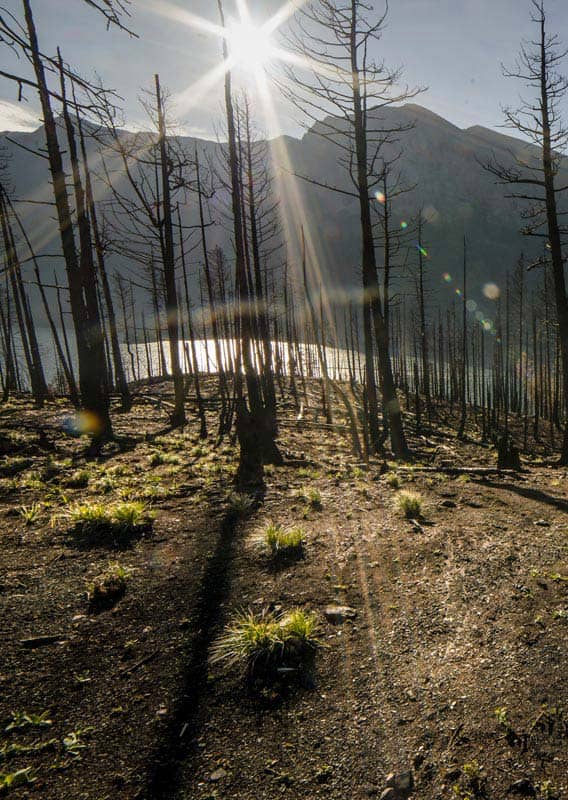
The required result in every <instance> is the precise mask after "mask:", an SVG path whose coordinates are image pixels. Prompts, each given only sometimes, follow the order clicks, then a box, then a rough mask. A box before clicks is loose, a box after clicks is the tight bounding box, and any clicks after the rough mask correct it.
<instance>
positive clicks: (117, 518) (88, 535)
mask: <svg viewBox="0 0 568 800" xmlns="http://www.w3.org/2000/svg"><path fill="white" fill-rule="evenodd" d="M63 518H64V519H66V520H67V521H68V522H70V523H71V525H72V527H73V529H74V533H75V534H77V535H79V536H80V537H83V538H85V539H87V540H88V541H92V542H96V541H104V540H105V539H111V540H112V541H113V542H114V543H119V544H120V543H125V542H127V541H128V540H129V538H131V537H132V536H134V534H136V533H138V532H139V531H140V530H141V529H142V528H143V527H145V526H148V525H150V524H151V523H152V518H153V517H152V514H151V512H150V511H149V510H148V507H147V506H146V504H145V503H142V502H140V501H130V502H122V503H115V504H114V505H113V504H106V505H105V504H104V503H77V504H76V505H74V506H72V507H71V508H70V509H68V510H67V511H66V512H65V513H64V514H63ZM56 519H57V518H56Z"/></svg>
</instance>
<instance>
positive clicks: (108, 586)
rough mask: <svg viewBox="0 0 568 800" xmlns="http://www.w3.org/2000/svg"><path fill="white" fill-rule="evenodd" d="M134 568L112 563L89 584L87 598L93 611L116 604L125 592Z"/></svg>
mask: <svg viewBox="0 0 568 800" xmlns="http://www.w3.org/2000/svg"><path fill="white" fill-rule="evenodd" d="M131 572H132V570H130V569H128V568H126V567H123V566H121V565H120V564H110V566H109V567H108V569H106V570H105V571H104V572H103V573H101V574H100V575H97V577H96V578H94V580H93V581H92V582H91V583H90V584H89V585H88V588H87V599H88V601H89V608H90V609H91V610H92V611H101V610H103V609H105V608H111V607H112V606H114V605H115V604H116V603H117V602H118V601H119V600H120V599H121V598H122V597H123V596H124V594H125V592H126V585H127V582H128V579H129V578H130V575H131Z"/></svg>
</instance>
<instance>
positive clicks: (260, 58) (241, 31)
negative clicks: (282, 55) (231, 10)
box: [227, 20, 275, 72]
mask: <svg viewBox="0 0 568 800" xmlns="http://www.w3.org/2000/svg"><path fill="white" fill-rule="evenodd" d="M227 40H228V44H229V53H230V56H231V60H232V61H233V62H234V63H235V65H236V66H240V67H244V68H245V69H247V70H250V71H251V72H256V71H258V70H261V69H262V68H263V67H265V66H266V65H267V64H268V62H269V61H270V60H271V59H272V58H273V57H274V53H275V47H274V44H273V42H272V38H271V35H270V31H268V30H267V29H266V27H260V26H258V25H255V24H254V22H252V21H251V20H241V21H239V22H232V23H231V24H230V25H229V27H228V30H227Z"/></svg>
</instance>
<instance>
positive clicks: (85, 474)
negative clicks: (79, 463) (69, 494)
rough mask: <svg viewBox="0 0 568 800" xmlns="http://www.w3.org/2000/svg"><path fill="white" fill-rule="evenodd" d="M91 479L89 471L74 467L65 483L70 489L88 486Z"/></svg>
mask: <svg viewBox="0 0 568 800" xmlns="http://www.w3.org/2000/svg"><path fill="white" fill-rule="evenodd" d="M90 479H91V473H90V472H89V470H88V469H76V470H75V472H73V473H71V475H70V476H69V477H68V478H67V480H66V481H65V483H66V485H67V486H69V487H70V488H71V489H84V488H85V486H88V484H89V481H90Z"/></svg>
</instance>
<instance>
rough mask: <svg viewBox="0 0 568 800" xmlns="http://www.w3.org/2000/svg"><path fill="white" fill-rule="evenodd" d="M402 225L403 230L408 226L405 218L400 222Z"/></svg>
mask: <svg viewBox="0 0 568 800" xmlns="http://www.w3.org/2000/svg"><path fill="white" fill-rule="evenodd" d="M400 227H401V228H402V230H403V231H405V230H406V229H407V228H408V222H404V220H403V221H402V222H401V223H400Z"/></svg>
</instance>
